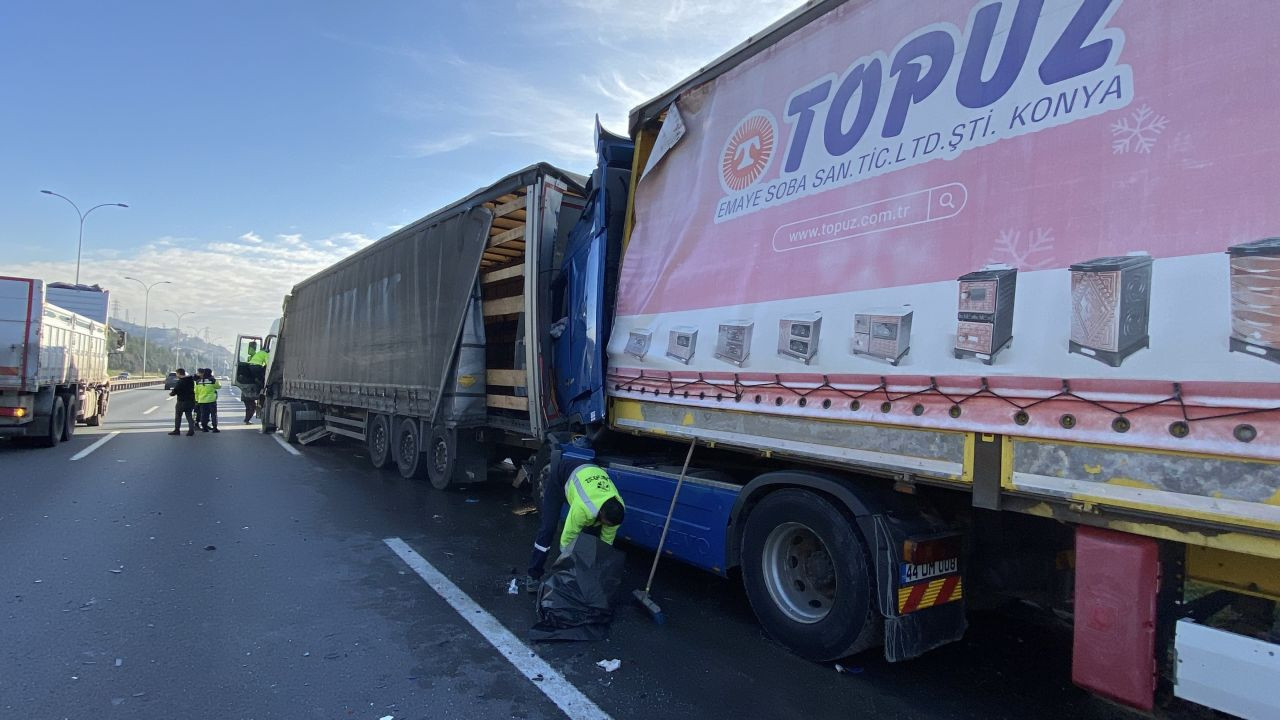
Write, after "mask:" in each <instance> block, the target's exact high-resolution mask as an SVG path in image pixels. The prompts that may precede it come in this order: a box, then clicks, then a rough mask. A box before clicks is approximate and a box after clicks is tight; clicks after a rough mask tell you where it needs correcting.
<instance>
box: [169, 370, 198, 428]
mask: <svg viewBox="0 0 1280 720" xmlns="http://www.w3.org/2000/svg"><path fill="white" fill-rule="evenodd" d="M177 375H178V384H177V385H174V386H173V389H172V390H170V391H169V394H170V395H172V396H173V397H174V398H176V399H177V401H176V402H175V403H174V405H173V432H171V433H169V434H170V435H181V434H182V416H183V415H186V416H187V437H191V436H192V435H195V434H196V423H195V420H194V419H193V418H192V417H191V413H192V412H193V411H194V410H195V409H196V383H195V379H194V378H192V377H189V376H188V375H187V371H186V370H183V369H182V368H178V370H177Z"/></svg>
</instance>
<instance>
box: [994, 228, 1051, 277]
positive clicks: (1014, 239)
mask: <svg viewBox="0 0 1280 720" xmlns="http://www.w3.org/2000/svg"><path fill="white" fill-rule="evenodd" d="M987 262H988V263H1004V264H1006V265H1008V266H1009V267H1015V268H1018V269H1019V270H1044V269H1045V268H1048V267H1050V266H1052V265H1053V228H1035V229H1033V230H1031V231H1029V232H1028V233H1027V234H1026V237H1025V239H1024V237H1023V234H1022V231H1021V230H1001V231H1000V237H999V238H998V239H996V241H995V244H994V245H993V246H992V248H991V256H990V257H989V258H987Z"/></svg>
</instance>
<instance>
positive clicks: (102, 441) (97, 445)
mask: <svg viewBox="0 0 1280 720" xmlns="http://www.w3.org/2000/svg"><path fill="white" fill-rule="evenodd" d="M119 434H120V431H119V430H116V431H112V432H110V433H107V435H106V436H104V437H101V438H98V441H97V442H95V443H94V444H92V445H90V446H89V447H87V448H85V449H83V450H81V451H80V452H78V453H76V454H75V455H72V456H71V459H72V460H79V459H81V458H83V457H88V455H89V453H91V452H93V451H94V450H97V449H98V448H100V447H102V446H103V445H106V444H107V442H109V441H110V440H111V438H113V437H115V436H117V435H119Z"/></svg>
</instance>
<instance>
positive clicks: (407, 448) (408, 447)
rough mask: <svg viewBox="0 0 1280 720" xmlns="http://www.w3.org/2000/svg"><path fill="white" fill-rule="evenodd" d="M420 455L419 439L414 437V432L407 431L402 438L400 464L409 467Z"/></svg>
mask: <svg viewBox="0 0 1280 720" xmlns="http://www.w3.org/2000/svg"><path fill="white" fill-rule="evenodd" d="M417 454H418V438H417V437H415V436H414V434H413V431H412V430H408V431H405V432H404V433H403V434H402V435H401V436H400V462H401V463H402V464H403V465H404V466H405V467H409V466H411V465H413V461H414V458H413V456H414V455H417Z"/></svg>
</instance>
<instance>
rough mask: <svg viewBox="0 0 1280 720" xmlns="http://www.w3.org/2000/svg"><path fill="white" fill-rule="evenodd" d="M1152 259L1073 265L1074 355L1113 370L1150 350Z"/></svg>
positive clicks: (1071, 348)
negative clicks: (1087, 358) (1089, 358)
mask: <svg viewBox="0 0 1280 720" xmlns="http://www.w3.org/2000/svg"><path fill="white" fill-rule="evenodd" d="M1150 316H1151V256H1150V255H1146V254H1145V253H1135V254H1131V255H1128V256H1124V257H1102V258H1097V259H1095V260H1089V261H1088V262H1082V263H1077V264H1075V265H1072V266H1071V340H1070V342H1069V343H1068V349H1069V351H1070V352H1073V353H1079V354H1081V355H1084V356H1085V357H1091V358H1093V359H1095V360H1098V361H1099V362H1103V363H1106V364H1107V365H1110V366H1111V367H1120V363H1122V362H1124V359H1125V358H1127V357H1129V356H1130V355H1132V354H1133V353H1135V352H1137V351H1139V350H1141V349H1143V348H1146V347H1150V345H1151V337H1150V335H1148V333H1147V324H1148V318H1150Z"/></svg>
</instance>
